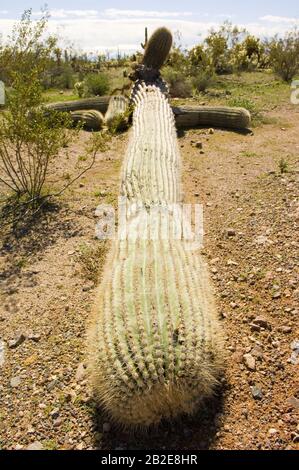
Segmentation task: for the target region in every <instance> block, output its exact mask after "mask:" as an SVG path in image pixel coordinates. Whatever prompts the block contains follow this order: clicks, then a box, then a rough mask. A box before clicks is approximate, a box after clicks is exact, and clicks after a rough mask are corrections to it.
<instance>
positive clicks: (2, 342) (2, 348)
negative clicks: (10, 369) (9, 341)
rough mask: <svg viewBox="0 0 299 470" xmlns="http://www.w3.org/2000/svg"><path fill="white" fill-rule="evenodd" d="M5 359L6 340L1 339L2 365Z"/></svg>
mask: <svg viewBox="0 0 299 470" xmlns="http://www.w3.org/2000/svg"><path fill="white" fill-rule="evenodd" d="M4 361H5V346H4V341H2V340H0V367H2V366H3V365H4Z"/></svg>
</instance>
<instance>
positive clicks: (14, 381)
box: [10, 375, 21, 388]
mask: <svg viewBox="0 0 299 470" xmlns="http://www.w3.org/2000/svg"><path fill="white" fill-rule="evenodd" d="M20 383H21V377H20V376H18V375H17V376H16V377H12V378H11V379H10V386H11V387H12V388H15V387H18V386H19V385H20Z"/></svg>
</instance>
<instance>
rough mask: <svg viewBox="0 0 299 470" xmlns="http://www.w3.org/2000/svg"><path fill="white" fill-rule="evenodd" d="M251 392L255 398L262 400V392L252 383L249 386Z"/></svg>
mask: <svg viewBox="0 0 299 470" xmlns="http://www.w3.org/2000/svg"><path fill="white" fill-rule="evenodd" d="M251 393H252V396H253V398H254V399H255V400H262V399H263V392H262V390H261V389H260V388H259V387H258V386H257V385H253V386H252V387H251Z"/></svg>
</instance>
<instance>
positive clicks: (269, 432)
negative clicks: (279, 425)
mask: <svg viewBox="0 0 299 470" xmlns="http://www.w3.org/2000/svg"><path fill="white" fill-rule="evenodd" d="M277 433H278V431H277V429H275V428H271V429H269V431H268V435H269V436H275V434H277Z"/></svg>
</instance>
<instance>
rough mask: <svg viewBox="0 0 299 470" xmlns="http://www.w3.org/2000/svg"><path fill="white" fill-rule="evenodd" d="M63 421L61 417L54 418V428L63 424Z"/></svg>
mask: <svg viewBox="0 0 299 470" xmlns="http://www.w3.org/2000/svg"><path fill="white" fill-rule="evenodd" d="M61 423H62V419H61V418H57V419H54V422H53V426H54V428H58V427H59V426H60V425H61Z"/></svg>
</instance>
